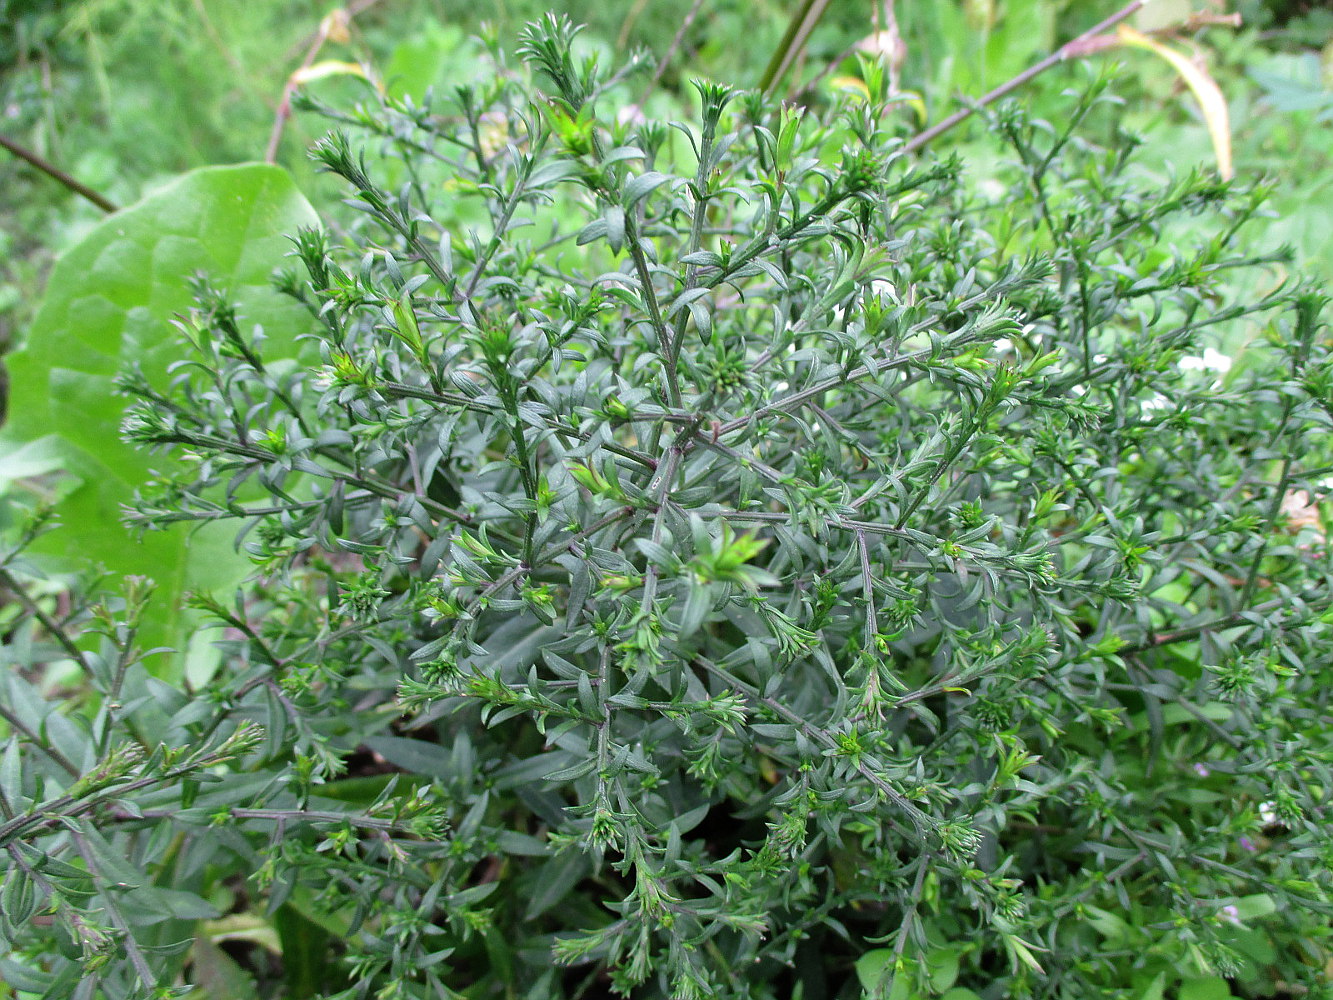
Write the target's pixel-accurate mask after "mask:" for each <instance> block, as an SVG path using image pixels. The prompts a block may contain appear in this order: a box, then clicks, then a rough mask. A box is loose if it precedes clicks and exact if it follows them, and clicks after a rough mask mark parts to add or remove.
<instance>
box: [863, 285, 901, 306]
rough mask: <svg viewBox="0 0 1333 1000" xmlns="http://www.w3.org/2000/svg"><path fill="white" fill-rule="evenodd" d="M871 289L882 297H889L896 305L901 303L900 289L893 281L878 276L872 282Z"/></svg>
mask: <svg viewBox="0 0 1333 1000" xmlns="http://www.w3.org/2000/svg"><path fill="white" fill-rule="evenodd" d="M870 290H871V291H872V292H874V293H875V294H876V295H879V296H881V297H882V298H885V299H888V300H889V301H890V302H892V303H893V304H894V305H899V304H900V302H899V299H898V289H897V288H895V287H894V285H893V282H892V281H888V280H886V279H884V278H876V279H875V280H874V281H872V282H870Z"/></svg>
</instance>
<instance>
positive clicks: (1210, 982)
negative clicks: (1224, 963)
mask: <svg viewBox="0 0 1333 1000" xmlns="http://www.w3.org/2000/svg"><path fill="white" fill-rule="evenodd" d="M1178 996H1179V1000H1230V998H1231V996H1232V993H1231V987H1230V986H1228V985H1227V981H1226V980H1225V979H1223V978H1221V977H1220V976H1207V977H1205V978H1203V979H1187V980H1185V981H1184V982H1183V983H1181V984H1180V993H1179V994H1178Z"/></svg>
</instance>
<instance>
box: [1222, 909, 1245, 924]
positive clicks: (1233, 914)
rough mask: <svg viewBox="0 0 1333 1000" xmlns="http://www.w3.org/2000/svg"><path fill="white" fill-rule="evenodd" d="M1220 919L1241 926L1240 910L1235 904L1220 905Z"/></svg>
mask: <svg viewBox="0 0 1333 1000" xmlns="http://www.w3.org/2000/svg"><path fill="white" fill-rule="evenodd" d="M1222 919H1223V920H1225V921H1226V922H1227V923H1229V924H1235V925H1236V926H1237V927H1240V926H1241V922H1240V910H1239V909H1237V908H1236V907H1235V906H1224V907H1222Z"/></svg>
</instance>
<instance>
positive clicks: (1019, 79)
mask: <svg viewBox="0 0 1333 1000" xmlns="http://www.w3.org/2000/svg"><path fill="white" fill-rule="evenodd" d="M1145 2H1146V0H1134V2H1133V3H1130V4H1126V5H1125V6H1124V7H1122V8H1120V10H1118V11H1116V12H1115V13H1114V14H1112V15H1111V16H1110V17H1108V18H1107V19H1106V20H1105V21H1102V22H1101V23H1099V24H1096V25H1093V26H1092V27H1091V28H1089V29H1088V30H1087V31H1085V32H1083V34H1081V35H1079V36H1078V37H1077V38H1073V39H1070V40H1069V41H1068V42H1066V43H1065V44H1064V45H1061V46H1060V47H1059V48H1058V49H1056V50H1055V51H1054V52H1052V53H1051V54H1050V55H1049V56H1047V57H1046V58H1045V59H1043V60H1041V62H1039V63H1036V64H1034V65H1032V66H1030V67H1028V68H1027V69H1025V70H1024V71H1023V72H1021V73H1019V74H1018V75H1017V76H1016V77H1014V78H1013V79H1012V80H1009V81H1008V82H1007V83H1002V84H1000V85H999V86H998V87H996V88H995V89H994V90H992V91H991V92H990V93H988V94H986V95H984V96H983V97H981V98H980V99H979V100H977V101H975V102H974V103H972V104H971V105H970V106H968V107H966V108H963V109H962V110H960V111H956V112H954V113H953V114H951V115H950V116H949V117H948V118H945V119H944V120H943V121H941V122H938V123H936V124H935V125H932V126H931V127H930V128H928V129H926V130H925V131H924V132H920V133H918V134H917V135H914V136H913V137H912V138H911V139H909V140H908V141H907V145H905V146H904V147H903V151H904V152H907V153H910V152H913V151H914V150H918V149H920V148H921V147H922V146H924V145H926V144H927V143H929V142H932V141H933V140H935V139H937V138H939V136H941V135H943V134H944V133H945V132H947V131H949V129H951V128H953V127H954V126H955V125H957V124H959V123H960V122H964V121H966V120H967V119H968V118H970V117H972V114H973V113H974V112H975V111H977V110H978V109H979V108H984V107H986V106H987V105H989V104H994V103H995V102H996V101H998V100H999V99H1000V98H1002V97H1006V96H1008V95H1009V94H1011V93H1013V92H1014V91H1015V90H1017V89H1018V88H1019V87H1021V86H1023V85H1024V84H1025V83H1028V82H1029V81H1030V80H1032V79H1034V78H1036V77H1038V76H1040V75H1041V74H1042V73H1045V72H1046V71H1047V70H1048V69H1050V68H1051V67H1052V66H1054V65H1055V64H1056V63H1060V62H1064V61H1065V60H1066V59H1073V58H1077V57H1079V56H1083V55H1086V54H1087V53H1088V52H1089V51H1092V50H1094V49H1095V47H1096V44H1097V43H1096V41H1095V39H1096V38H1097V36H1098V35H1100V34H1101V33H1102V32H1104V31H1106V29H1107V28H1113V27H1115V26H1116V25H1117V24H1119V23H1120V22H1121V21H1123V20H1125V18H1127V17H1129V16H1130V15H1131V14H1133V13H1134V12H1135V11H1137V10H1138V9H1139V8H1140V7H1142V6H1143V5H1144V3H1145Z"/></svg>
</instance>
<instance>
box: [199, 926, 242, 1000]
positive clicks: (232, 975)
mask: <svg viewBox="0 0 1333 1000" xmlns="http://www.w3.org/2000/svg"><path fill="white" fill-rule="evenodd" d="M190 963H191V968H192V971H191V976H190V978H191V979H193V980H194V982H195V986H196V989H195V990H194V991H193V992H192V993H190V994H189V995H188V997H189V1000H206V998H207V997H234V998H235V1000H245V998H247V997H255V996H258V995H259V991H258V989H257V987H256V986H255V981H254V978H253V977H252V976H250V975H249V974H248V973H247V972H246V971H245V970H244V969H242V968H241V967H240V966H239V965H237V964H236V962H235V961H233V960H232V958H231V956H230V955H228V954H227V953H226V952H225V951H223V950H222V949H221V948H219V947H218V946H217V945H216V944H214V943H213V942H212V941H211V940H209V939H208V938H207V937H204V936H203V935H199V936H196V937H195V939H194V946H193V947H192V948H191V950H190Z"/></svg>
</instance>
